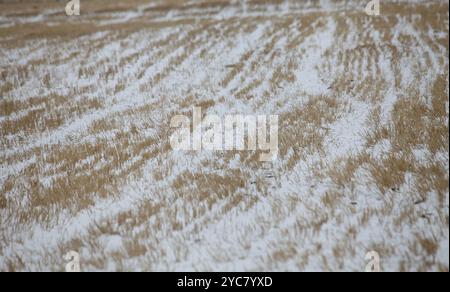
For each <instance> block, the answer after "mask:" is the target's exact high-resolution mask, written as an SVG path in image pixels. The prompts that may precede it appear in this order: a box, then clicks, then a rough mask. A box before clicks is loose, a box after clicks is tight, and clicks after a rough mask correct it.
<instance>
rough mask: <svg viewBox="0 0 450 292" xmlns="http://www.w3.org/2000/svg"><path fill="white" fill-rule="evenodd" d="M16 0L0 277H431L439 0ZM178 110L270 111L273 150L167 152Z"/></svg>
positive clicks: (0, 212) (437, 237) (9, 11)
mask: <svg viewBox="0 0 450 292" xmlns="http://www.w3.org/2000/svg"><path fill="white" fill-rule="evenodd" d="M150 2H151V4H154V6H142V7H143V8H142V9H141V10H138V9H137V7H138V6H139V5H142V4H149V3H150ZM24 3H29V2H27V1H24V2H21V3H4V2H2V3H0V11H1V12H0V14H1V15H2V16H5V17H7V18H8V19H11V20H19V19H21V20H23V21H22V22H19V21H17V22H14V23H12V25H9V26H8V25H7V26H0V48H1V56H2V58H1V61H0V80H1V83H0V97H1V99H0V167H1V168H0V169H1V171H2V173H0V227H1V228H0V241H1V245H0V246H1V248H0V255H1V256H0V270H6V271H22V270H52V271H53V270H54V271H57V270H61V269H62V268H63V267H64V262H63V259H62V255H63V254H64V253H66V252H67V251H68V250H76V251H79V252H80V253H81V256H82V268H83V269H85V270H122V271H129V270H136V269H142V270H155V271H160V270H180V269H186V268H187V269H192V270H238V269H245V270H325V271H332V270H363V269H364V266H365V263H364V262H361V263H360V262H358V261H359V260H360V259H361V258H363V256H364V253H365V252H367V251H369V250H376V251H377V252H379V253H380V254H381V255H382V258H383V259H390V260H386V261H385V262H384V263H382V266H383V268H384V269H386V270H405V271H411V270H420V271H430V270H440V271H448V257H447V258H442V255H443V254H444V256H445V253H446V254H447V255H448V248H447V249H445V248H444V251H443V243H444V244H445V242H446V240H447V242H448V222H449V219H448V193H449V189H448V186H449V177H448V148H449V136H448V103H449V100H448V93H449V89H448V88H449V82H448V72H449V71H448V26H447V24H448V4H446V3H444V1H442V2H436V3H432V4H428V5H427V6H426V7H425V6H423V5H420V4H417V5H416V4H414V5H413V4H392V3H388V2H386V3H384V4H383V15H382V16H380V17H373V18H368V17H367V16H366V15H364V13H363V12H362V11H357V10H348V11H346V12H342V11H340V12H339V11H326V10H323V9H322V8H321V6H320V4H319V2H318V1H313V2H311V3H310V4H308V3H306V2H301V1H282V0H271V1H263V0H252V1H248V5H247V9H248V12H250V14H245V13H244V6H243V5H242V3H238V2H236V1H228V0H201V1H194V2H193V1H184V0H170V1H160V2H158V1H143V0H142V1H141V0H132V1H105V0H94V1H88V2H86V3H83V7H82V9H83V11H89V12H90V13H89V14H85V15H82V16H80V17H79V18H77V19H73V20H72V21H66V20H67V19H66V17H65V15H64V14H63V7H64V5H63V4H62V3H60V2H54V1H50V0H48V1H47V0H42V1H38V2H36V1H34V2H33V4H31V5H24ZM333 3H334V2H333ZM355 3H356V4H355ZM347 4H348V5H349V7H355V6H351V5H356V6H357V5H359V4H360V3H357V2H355V1H348V2H347ZM308 5H309V6H308ZM405 5H406V6H405ZM360 6H361V5H360ZM283 7H289V10H286V11H285V10H283V9H285V8H283ZM357 7H359V6H357ZM405 7H406V8H405ZM310 8H314V9H312V10H311V9H310ZM49 9H57V10H58V11H60V10H61V12H52V13H50V14H48V15H47V16H45V20H44V21H37V22H29V20H30V19H31V18H32V17H33V16H36V15H38V14H41V13H43V12H45V11H49ZM270 9H275V10H274V11H276V13H273V12H274V11H272V12H270ZM276 9H279V10H276ZM129 11H133V12H135V13H137V14H136V15H137V16H135V18H131V19H130V20H129V21H126V22H123V21H121V17H122V16H120V14H117V13H126V12H129ZM223 11H235V14H234V15H231V16H230V15H227V16H226V17H223V18H221V17H217V16H218V15H219V16H220V15H221V14H220V13H222V12H223ZM283 11H284V12H283ZM168 12H171V13H172V17H173V19H171V18H168V17H166V15H167V13H168ZM139 13H141V14H139ZM269 13H270V14H269ZM118 15H119V16H118ZM402 27H405V30H404V31H402ZM406 28H407V29H406ZM412 32H413V33H412ZM327 40H330V43H329V44H327ZM19 61H20V62H19ZM325 88H326V90H325ZM194 106H199V107H201V108H202V112H203V115H206V114H207V113H215V112H219V113H223V112H224V111H225V112H226V113H230V114H233V113H240V112H244V113H246V114H252V113H253V114H262V113H265V114H279V116H280V119H279V120H280V124H279V127H280V130H279V131H280V133H279V157H278V160H277V161H276V162H273V163H262V162H260V161H259V154H260V151H244V152H240V151H229V152H215V153H205V152H195V151H190V152H186V153H179V152H175V151H172V149H171V147H170V144H169V136H170V134H171V132H172V130H173V129H171V128H170V127H169V121H170V118H171V117H173V116H174V115H177V114H181V113H183V114H186V115H187V116H189V117H191V114H192V113H191V110H192V107H194ZM268 111H270V112H268ZM344 150H345V151H344ZM73 226H76V228H80V229H81V230H82V231H83V232H79V231H80V230H79V229H74V228H75V227H73ZM380 226H382V228H381V227H380ZM35 230H37V231H36V232H42V234H44V235H43V236H41V235H40V234H39V236H37V237H39V238H41V237H46V236H47V237H48V238H49V240H48V241H47V240H45V239H43V240H41V239H37V241H36V242H34V241H33V244H36V249H35V250H25V248H23V247H24V246H28V245H29V244H30V240H33V239H34V238H37V237H36V236H35V234H33V232H34V231H35ZM74 230H75V231H74ZM367 234H370V236H367ZM112 238H113V239H114V238H115V239H117V238H120V241H119V242H118V243H117V242H116V243H117V245H118V246H116V248H115V249H112V250H111V249H109V248H108V247H109V245H110V244H109V243H110V241H111V240H112ZM242 262H245V263H246V264H245V266H242V265H240V264H239V263H242Z"/></svg>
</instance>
